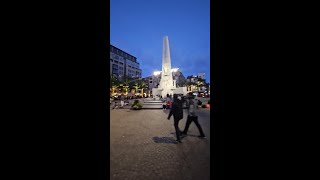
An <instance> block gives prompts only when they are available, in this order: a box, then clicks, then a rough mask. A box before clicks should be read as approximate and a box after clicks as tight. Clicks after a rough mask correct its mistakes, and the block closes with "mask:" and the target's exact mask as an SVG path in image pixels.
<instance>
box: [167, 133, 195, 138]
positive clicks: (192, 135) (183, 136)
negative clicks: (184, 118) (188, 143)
mask: <svg viewBox="0 0 320 180" xmlns="http://www.w3.org/2000/svg"><path fill="white" fill-rule="evenodd" d="M170 134H174V135H175V134H176V132H171V133H170ZM187 136H190V137H197V138H199V136H198V135H196V134H183V135H182V136H181V137H180V138H181V139H183V138H185V137H187Z"/></svg>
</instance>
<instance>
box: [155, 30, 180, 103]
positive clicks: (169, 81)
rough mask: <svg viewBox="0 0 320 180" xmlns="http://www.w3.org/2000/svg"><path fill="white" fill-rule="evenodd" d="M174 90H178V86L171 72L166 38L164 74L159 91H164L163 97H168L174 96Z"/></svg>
mask: <svg viewBox="0 0 320 180" xmlns="http://www.w3.org/2000/svg"><path fill="white" fill-rule="evenodd" d="M174 89H176V86H175V85H174V83H173V77H172V72H171V58H170V49H169V39H168V36H165V37H164V38H163V51H162V73H161V80H160V83H159V89H158V90H160V91H162V92H161V94H162V97H166V96H167V94H169V95H173V90H174Z"/></svg>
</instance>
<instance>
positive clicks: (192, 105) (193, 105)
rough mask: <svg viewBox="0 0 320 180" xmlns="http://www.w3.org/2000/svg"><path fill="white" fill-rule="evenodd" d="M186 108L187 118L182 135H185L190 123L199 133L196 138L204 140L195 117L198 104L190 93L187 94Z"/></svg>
mask: <svg viewBox="0 0 320 180" xmlns="http://www.w3.org/2000/svg"><path fill="white" fill-rule="evenodd" d="M187 108H188V117H187V122H186V126H185V128H184V130H183V132H182V134H184V135H186V134H187V132H188V129H189V126H190V124H191V123H192V122H194V123H195V124H196V126H197V127H198V129H199V132H200V135H199V136H198V137H200V138H206V136H205V135H204V133H203V131H202V128H201V125H200V124H199V121H198V116H197V115H196V109H197V108H198V103H197V102H196V100H195V99H194V96H193V94H192V93H189V96H188V100H187Z"/></svg>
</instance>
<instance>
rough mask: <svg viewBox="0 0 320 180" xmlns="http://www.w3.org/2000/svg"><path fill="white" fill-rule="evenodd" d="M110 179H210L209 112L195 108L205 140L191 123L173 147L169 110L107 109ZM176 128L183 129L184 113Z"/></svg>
mask: <svg viewBox="0 0 320 180" xmlns="http://www.w3.org/2000/svg"><path fill="white" fill-rule="evenodd" d="M110 113H111V118H110V133H111V134H110V143H111V144H110V168H111V169H110V170H111V173H110V179H112V180H120V179H121V180H126V179H128V180H129V179H130V180H131V179H132V180H135V179H139V180H140V179H141V180H144V179H152V180H153V179H155V180H157V179H161V180H166V179H168V180H169V179H172V180H180V179H181V180H182V179H183V180H193V179H194V180H206V179H210V112H209V109H202V108H200V109H199V113H198V116H199V122H200V124H201V126H202V128H203V131H204V133H205V134H206V136H207V139H200V138H198V137H197V136H198V135H199V131H198V129H197V127H196V126H195V124H194V123H192V124H191V125H190V128H189V132H188V135H187V136H185V137H184V138H182V140H181V141H182V143H181V144H175V142H174V140H175V139H176V138H175V130H174V126H173V117H171V119H170V121H169V120H167V117H168V113H169V110H166V111H163V110H159V109H155V110H137V111H135V110H129V109H115V110H111V112H110ZM184 113H185V114H184V119H183V120H181V121H180V123H179V127H180V129H181V130H183V129H184V127H185V123H186V115H187V114H186V111H185V112H184Z"/></svg>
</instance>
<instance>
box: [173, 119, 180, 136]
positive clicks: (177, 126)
mask: <svg viewBox="0 0 320 180" xmlns="http://www.w3.org/2000/svg"><path fill="white" fill-rule="evenodd" d="M179 121H180V120H177V119H174V128H175V129H176V136H177V140H178V141H180V132H181V131H180V129H179Z"/></svg>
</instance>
